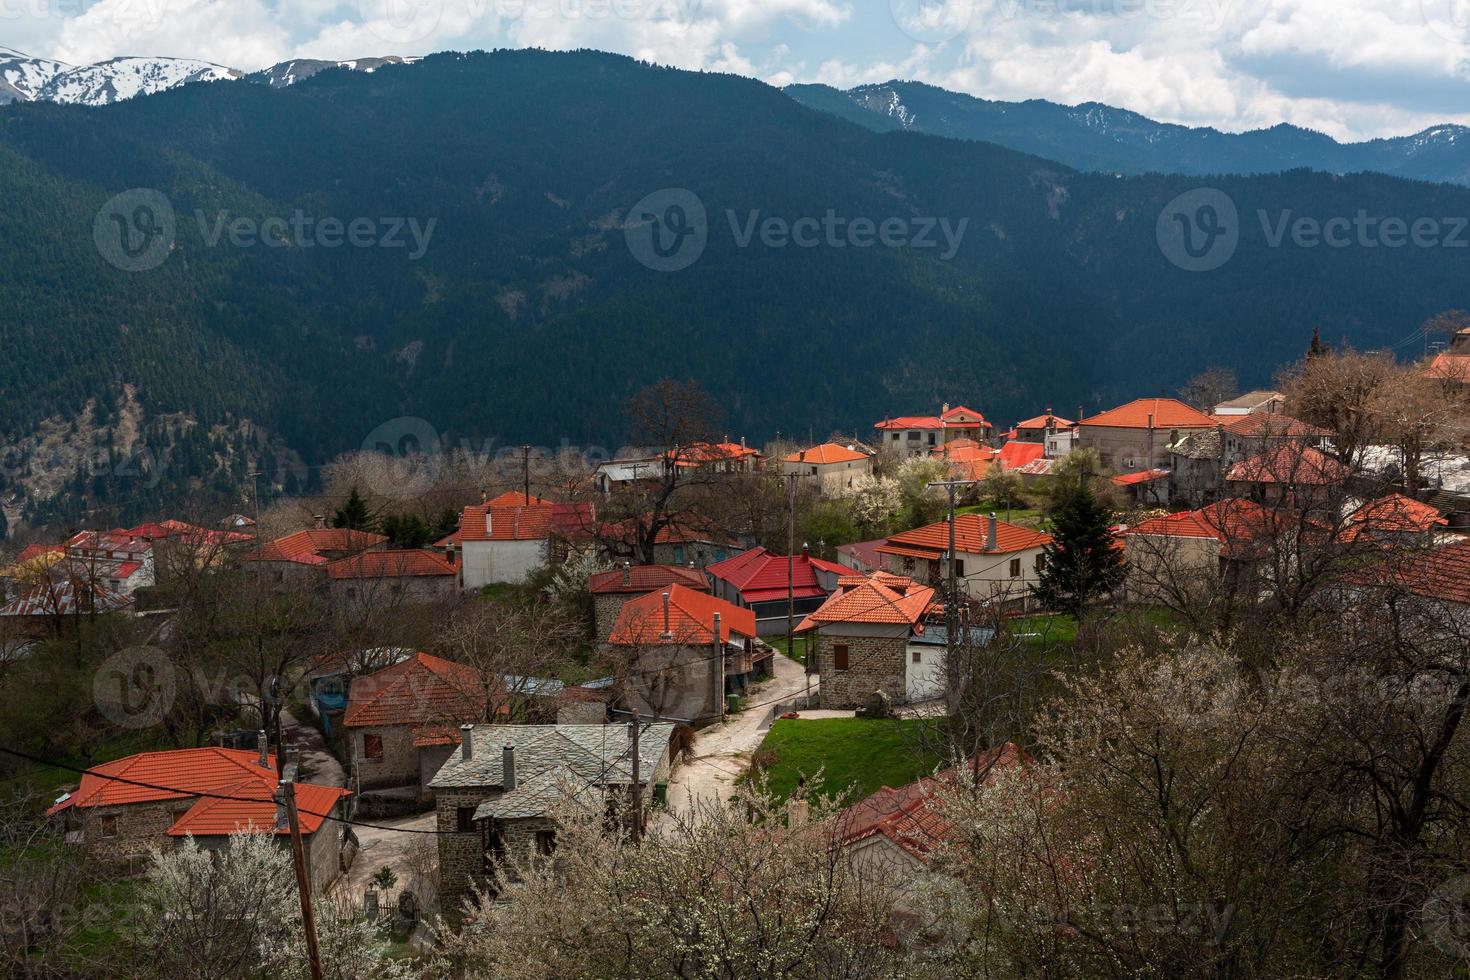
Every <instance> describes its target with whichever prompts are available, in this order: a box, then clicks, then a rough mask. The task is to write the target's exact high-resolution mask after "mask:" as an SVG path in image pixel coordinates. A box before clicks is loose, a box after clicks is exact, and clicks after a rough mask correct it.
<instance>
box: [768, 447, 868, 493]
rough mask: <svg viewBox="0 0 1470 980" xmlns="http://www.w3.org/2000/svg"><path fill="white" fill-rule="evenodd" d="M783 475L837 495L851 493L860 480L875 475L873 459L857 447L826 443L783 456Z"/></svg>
mask: <svg viewBox="0 0 1470 980" xmlns="http://www.w3.org/2000/svg"><path fill="white" fill-rule="evenodd" d="M781 473H782V474H783V475H794V476H797V477H798V478H800V479H802V480H806V481H808V482H810V483H812V484H813V485H815V486H816V487H817V488H818V489H819V490H821V491H822V493H824V494H827V495H828V496H836V495H837V494H840V493H842V492H843V491H844V490H851V489H852V488H853V487H854V486H856V485H857V481H858V480H860V479H862V478H863V477H865V476H871V475H872V473H873V457H872V456H870V455H868V454H867V453H865V452H863V451H862V450H860V449H858V448H857V447H856V446H839V445H838V444H837V443H835V442H824V443H822V445H820V446H813V447H812V448H810V449H802V450H799V451H797V452H794V453H790V454H789V455H786V456H782V457H781Z"/></svg>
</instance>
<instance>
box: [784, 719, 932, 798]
mask: <svg viewBox="0 0 1470 980" xmlns="http://www.w3.org/2000/svg"><path fill="white" fill-rule="evenodd" d="M919 724H921V722H915V721H894V720H869V719H866V718H823V719H818V720H814V721H804V720H801V719H777V720H776V723H775V724H773V725H772V726H771V730H770V732H768V733H767V734H766V738H765V741H764V742H762V743H761V747H760V749H758V750H757V758H758V759H764V758H766V757H771V758H772V760H773V761H771V762H770V764H769V765H768V766H766V767H765V770H764V771H765V774H766V778H767V779H768V781H769V784H770V788H771V791H772V792H773V793H775V794H776V795H777V796H780V797H786V796H790V795H791V793H792V791H793V790H795V789H796V783H797V780H798V779H799V778H801V777H802V776H806V777H807V778H808V781H809V782H808V785H809V788H812V787H811V786H810V780H811V779H812V778H813V777H815V776H816V774H817V772H818V770H821V771H822V783H821V786H820V789H821V790H822V791H823V792H827V793H836V792H840V791H842V790H844V789H847V788H848V787H851V786H855V787H856V788H855V789H854V790H853V794H854V795H853V796H852V799H853V800H858V799H862V798H863V797H864V796H868V795H869V794H871V793H873V792H875V791H876V790H878V789H879V788H880V787H883V786H893V787H898V786H903V785H904V784H906V783H911V782H913V781H914V780H915V779H918V778H919V777H921V776H927V775H929V774H930V773H931V772H933V771H934V769H935V767H936V766H938V765H939V764H940V763H941V762H942V761H943V760H941V759H940V758H939V756H937V755H935V754H934V753H932V752H929V751H926V750H925V749H923V748H921V746H920V739H919V738H918V737H917V734H918V733H917V731H916V730H915V726H917V725H919Z"/></svg>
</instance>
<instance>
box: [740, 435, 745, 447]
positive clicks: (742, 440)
mask: <svg viewBox="0 0 1470 980" xmlns="http://www.w3.org/2000/svg"><path fill="white" fill-rule="evenodd" d="M740 448H741V449H744V448H745V437H744V436H741V437H740Z"/></svg>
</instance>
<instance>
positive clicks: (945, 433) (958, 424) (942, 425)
mask: <svg viewBox="0 0 1470 980" xmlns="http://www.w3.org/2000/svg"><path fill="white" fill-rule="evenodd" d="M873 428H875V429H877V430H878V446H879V450H880V451H887V452H890V453H894V454H895V455H897V456H899V457H901V458H908V457H911V456H927V455H929V454H930V452H932V451H933V450H935V449H937V448H939V447H940V446H943V445H944V444H945V443H947V442H952V441H954V440H956V439H973V440H974V441H976V442H977V443H985V442H988V441H989V439H990V436H991V432H992V429H991V426H990V423H989V422H987V421H985V416H983V415H981V414H980V413H979V412H977V411H975V410H974V409H969V408H966V407H964V406H963V405H960V406H958V407H956V408H950V407H949V405H948V404H945V405H944V407H943V408H941V409H940V411H939V414H938V415H900V416H898V417H897V418H888V419H884V420H883V421H881V422H878V423H876V424H875V425H874V426H873Z"/></svg>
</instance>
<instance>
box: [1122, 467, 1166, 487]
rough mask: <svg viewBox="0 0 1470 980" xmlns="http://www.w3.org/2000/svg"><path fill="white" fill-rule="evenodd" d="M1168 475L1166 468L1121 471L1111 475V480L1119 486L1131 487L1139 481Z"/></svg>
mask: <svg viewBox="0 0 1470 980" xmlns="http://www.w3.org/2000/svg"><path fill="white" fill-rule="evenodd" d="M1168 475H1169V471H1168V470H1139V471H1138V472H1137V473H1122V474H1119V475H1118V476H1115V477H1113V479H1112V482H1113V483H1114V484H1116V485H1117V486H1120V487H1131V486H1135V485H1137V484H1139V483H1152V482H1153V481H1155V480H1162V479H1164V478H1165V477H1167V476H1168Z"/></svg>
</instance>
